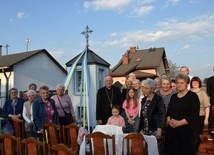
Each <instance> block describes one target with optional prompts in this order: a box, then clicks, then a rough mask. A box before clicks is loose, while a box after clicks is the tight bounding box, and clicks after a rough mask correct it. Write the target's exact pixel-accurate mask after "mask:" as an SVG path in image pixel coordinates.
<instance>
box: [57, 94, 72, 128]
mask: <svg viewBox="0 0 214 155" xmlns="http://www.w3.org/2000/svg"><path fill="white" fill-rule="evenodd" d="M57 98H58V100H59V104H60V106H61V107H62V110H63V111H64V113H65V118H66V120H67V122H68V123H69V124H71V123H74V119H73V116H72V115H71V113H67V112H65V110H64V108H63V106H62V104H61V101H60V99H59V97H58V95H57ZM69 107H70V105H69Z"/></svg>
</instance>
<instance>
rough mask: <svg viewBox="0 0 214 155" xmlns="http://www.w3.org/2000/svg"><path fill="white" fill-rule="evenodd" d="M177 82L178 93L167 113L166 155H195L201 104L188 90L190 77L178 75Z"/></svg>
mask: <svg viewBox="0 0 214 155" xmlns="http://www.w3.org/2000/svg"><path fill="white" fill-rule="evenodd" d="M175 80H176V83H177V89H178V93H176V94H174V95H172V97H171V100H170V103H169V108H168V112H167V123H166V124H167V125H168V127H167V128H166V155H171V154H173V155H181V154H182V155H194V154H195V153H196V140H197V133H196V131H197V124H198V118H199V108H200V102H199V99H198V96H197V94H196V93H193V92H191V91H189V90H188V85H189V82H190V79H189V77H188V75H184V74H178V75H177V76H176V78H175Z"/></svg>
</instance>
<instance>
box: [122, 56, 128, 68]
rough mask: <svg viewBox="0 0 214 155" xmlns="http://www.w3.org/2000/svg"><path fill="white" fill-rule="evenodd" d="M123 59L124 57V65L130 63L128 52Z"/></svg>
mask: <svg viewBox="0 0 214 155" xmlns="http://www.w3.org/2000/svg"><path fill="white" fill-rule="evenodd" d="M122 59H123V65H128V63H129V55H128V54H124V55H123V58H122Z"/></svg>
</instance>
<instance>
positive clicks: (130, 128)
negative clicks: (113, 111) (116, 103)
mask: <svg viewBox="0 0 214 155" xmlns="http://www.w3.org/2000/svg"><path fill="white" fill-rule="evenodd" d="M123 109H125V113H126V120H125V125H126V130H125V131H126V132H127V133H129V132H138V130H139V129H138V128H139V123H140V118H139V117H138V113H139V103H138V99H137V98H136V95H135V91H134V88H130V89H128V90H127V94H126V100H125V101H124V102H123Z"/></svg>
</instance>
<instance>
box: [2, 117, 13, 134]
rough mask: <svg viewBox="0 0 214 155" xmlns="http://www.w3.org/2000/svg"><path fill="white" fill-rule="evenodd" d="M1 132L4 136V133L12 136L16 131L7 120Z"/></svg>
mask: <svg viewBox="0 0 214 155" xmlns="http://www.w3.org/2000/svg"><path fill="white" fill-rule="evenodd" d="M1 132H2V134H4V133H9V134H11V135H13V134H14V129H13V127H12V125H11V124H10V122H9V121H8V120H7V122H6V124H5V125H4V127H3V128H2V130H1Z"/></svg>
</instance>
